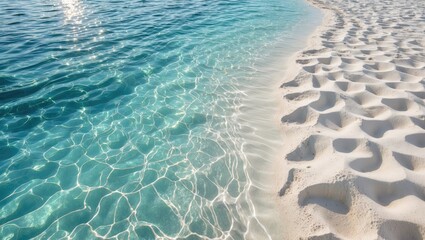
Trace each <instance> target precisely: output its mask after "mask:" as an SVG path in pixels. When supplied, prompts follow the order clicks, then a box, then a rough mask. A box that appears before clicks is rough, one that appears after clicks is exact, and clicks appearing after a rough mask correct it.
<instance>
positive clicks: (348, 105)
mask: <svg viewBox="0 0 425 240" xmlns="http://www.w3.org/2000/svg"><path fill="white" fill-rule="evenodd" d="M311 2H312V3H313V4H315V5H316V6H318V7H320V8H322V9H324V11H325V12H326V14H327V16H326V20H325V23H324V25H323V26H322V28H321V29H318V31H317V33H316V35H315V36H314V37H313V41H312V43H311V45H310V48H309V49H307V50H305V51H303V52H301V53H299V54H298V55H297V57H296V66H297V69H298V70H297V71H293V72H292V73H290V74H289V77H288V78H287V80H286V81H285V82H284V83H283V84H282V92H283V96H284V98H283V99H284V110H283V114H282V115H283V116H282V118H281V121H282V127H283V132H284V136H285V139H287V142H286V143H285V146H284V158H285V163H283V166H284V169H285V171H284V172H285V174H283V177H282V179H287V181H286V182H284V183H281V185H280V187H282V186H283V187H282V188H281V189H280V191H279V195H280V197H281V199H280V200H281V205H282V210H281V211H282V215H283V216H284V220H285V226H287V228H286V229H284V230H283V232H284V234H285V239H299V238H305V239H377V238H378V239H381V238H383V239H423V238H424V237H425V217H424V216H425V215H424V214H423V209H425V208H424V207H425V183H424V180H425V171H424V170H425V158H424V157H425V102H424V99H425V41H424V40H423V39H424V38H425V36H424V32H425V19H424V17H423V16H424V14H425V12H424V9H425V2H424V1H413V0H408V1H395V0H386V1H368V0H358V1H354V0H352V1H348V2H347V1H342V0H311ZM289 140H290V141H289ZM285 176H287V177H285Z"/></svg>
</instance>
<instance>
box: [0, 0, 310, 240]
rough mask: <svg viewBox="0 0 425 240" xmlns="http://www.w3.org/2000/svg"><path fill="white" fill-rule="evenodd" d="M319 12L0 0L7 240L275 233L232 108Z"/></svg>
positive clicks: (283, 6)
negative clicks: (261, 214) (254, 188)
mask: <svg viewBox="0 0 425 240" xmlns="http://www.w3.org/2000/svg"><path fill="white" fill-rule="evenodd" d="M313 15H314V10H313V9H311V7H309V6H307V5H306V3H304V2H303V1H300V0H269V1H263V0H212V1H204V0H194V1H185V0H182V1H175V0H162V1H157V0H155V1H149V0H137V1H136V0H127V1H121V0H114V1H100V0H93V1H88V0H86V1H81V0H62V1H60V0H29V1H24V2H22V1H1V2H0V208H1V211H0V238H1V239H30V238H35V239H61V238H71V239H154V238H162V239H171V238H174V239H178V238H184V239H186V238H187V239H205V238H222V239H243V238H246V237H247V236H248V235H247V233H248V232H249V231H250V223H251V222H252V221H255V222H256V223H257V225H258V226H261V228H262V231H264V232H265V233H266V234H265V235H264V236H265V238H268V237H270V236H269V235H268V234H267V231H268V228H269V227H268V226H267V224H261V223H260V222H259V220H257V219H256V218H255V214H254V211H255V209H256V206H255V204H254V203H253V202H252V201H250V200H249V199H250V196H249V194H247V192H248V189H250V187H251V185H252V184H253V183H252V181H251V177H250V175H249V173H248V171H247V168H248V166H247V156H246V154H245V153H244V151H243V147H242V146H244V144H245V140H244V138H243V136H242V135H241V134H240V132H241V129H243V128H244V127H246V126H242V125H241V124H240V123H239V122H238V121H237V115H238V113H240V111H241V110H240V109H241V106H242V105H243V99H246V98H249V96H247V95H246V94H245V92H244V87H245V86H246V84H247V83H248V82H249V81H253V79H259V80H260V81H262V80H264V79H266V78H264V72H263V73H260V71H258V65H259V64H260V63H261V64H264V63H266V62H267V61H268V59H269V58H270V57H271V56H273V55H274V54H275V53H276V51H279V52H281V51H282V49H281V47H282V44H284V43H291V42H292V43H293V42H294V41H295V40H296V38H295V36H296V32H297V31H296V29H297V28H298V27H299V26H301V25H300V24H301V23H302V22H303V21H305V18H306V16H313ZM294 39H295V40H294ZM278 46H280V48H279V47H278ZM265 84H266V83H265ZM253 219H254V220H253Z"/></svg>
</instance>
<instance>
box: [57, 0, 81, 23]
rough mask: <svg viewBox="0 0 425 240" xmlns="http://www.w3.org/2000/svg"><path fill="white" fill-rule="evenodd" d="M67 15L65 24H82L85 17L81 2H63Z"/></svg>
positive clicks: (62, 0) (63, 0) (71, 0)
mask: <svg viewBox="0 0 425 240" xmlns="http://www.w3.org/2000/svg"><path fill="white" fill-rule="evenodd" d="M61 5H62V10H63V12H64V14H65V23H71V24H76V25H78V24H81V23H82V19H83V16H84V7H83V4H82V3H81V1H79V0H61Z"/></svg>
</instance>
